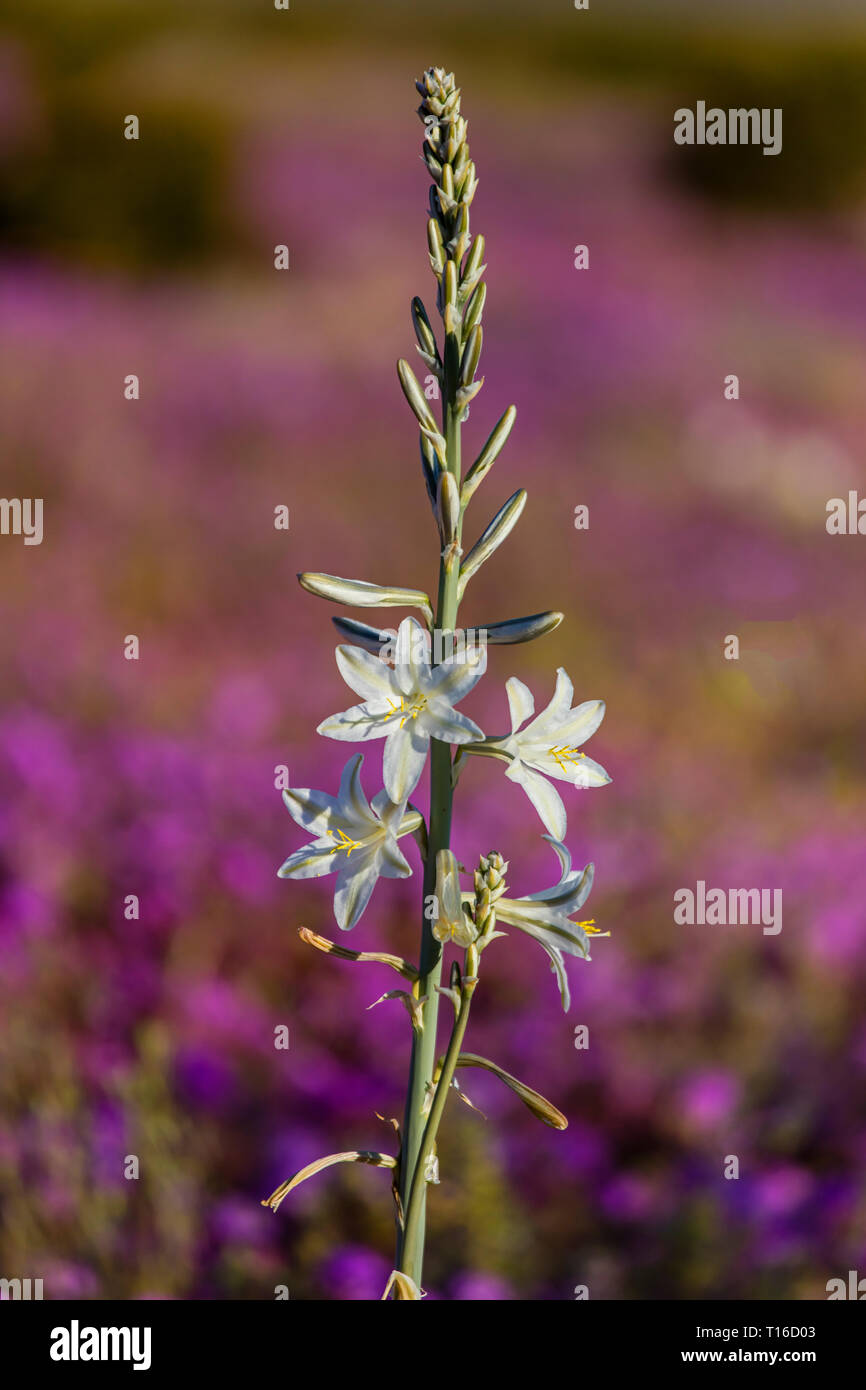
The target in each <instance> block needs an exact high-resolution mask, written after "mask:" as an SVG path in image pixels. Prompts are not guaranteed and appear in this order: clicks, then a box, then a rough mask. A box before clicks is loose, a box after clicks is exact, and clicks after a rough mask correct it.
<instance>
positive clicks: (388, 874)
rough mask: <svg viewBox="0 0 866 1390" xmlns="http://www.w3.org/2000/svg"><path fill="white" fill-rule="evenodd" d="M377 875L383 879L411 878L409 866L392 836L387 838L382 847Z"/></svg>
mask: <svg viewBox="0 0 866 1390" xmlns="http://www.w3.org/2000/svg"><path fill="white" fill-rule="evenodd" d="M379 873H380V874H381V875H382V877H383V878H411V877H412V869H411V866H410V865H409V862H408V860H407V859H406V858H405V856H404V854H403V852H402V850H401V849H400V848H399V847H398V845H397V841H396V840H395V839H394V838H393V837H392V836H388V837H387V839H386V840H385V842H384V844H383V845H382V851H381V862H380V865H379Z"/></svg>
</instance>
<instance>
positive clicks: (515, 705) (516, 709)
mask: <svg viewBox="0 0 866 1390" xmlns="http://www.w3.org/2000/svg"><path fill="white" fill-rule="evenodd" d="M505 689H506V691H507V692H508V708H509V711H510V713H511V732H512V733H513V734H515V733H516V732H517V730H518V729H519V728H520V726H521V724H522V723H523V722H524V720H525V719H531V718H532V715H533V714H534V713H535V701H534V699H533V698H532V691H531V690H530V689H529V686H528V685H524V684H523V681H519V680H518V679H517V677H516V676H511V678H510V679H509V680H507V681H506V682H505Z"/></svg>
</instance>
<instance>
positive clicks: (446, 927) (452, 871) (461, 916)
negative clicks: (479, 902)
mask: <svg viewBox="0 0 866 1390" xmlns="http://www.w3.org/2000/svg"><path fill="white" fill-rule="evenodd" d="M435 898H436V906H437V909H438V915H437V917H436V920H435V922H434V923H433V927H432V931H433V935H434V936H435V938H436V940H437V941H443V942H444V941H453V942H454V944H455V946H470V945H471V944H472V942H473V941H474V940H475V939H476V937H477V936H478V930H477V928H476V926H475V923H474V922H473V920H472V917H471V915H470V912H469V910H468V903H467V906H466V908H464V905H463V894H462V893H461V891H460V873H459V870H458V868H457V859H456V857H455V856H454V854H453V853H452V851H451V850H450V849H440V851H439V853H438V854H437V855H436V894H435Z"/></svg>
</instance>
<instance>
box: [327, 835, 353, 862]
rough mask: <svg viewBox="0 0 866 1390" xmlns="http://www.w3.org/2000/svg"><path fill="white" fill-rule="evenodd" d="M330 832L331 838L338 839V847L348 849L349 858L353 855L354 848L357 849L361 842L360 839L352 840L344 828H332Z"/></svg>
mask: <svg viewBox="0 0 866 1390" xmlns="http://www.w3.org/2000/svg"><path fill="white" fill-rule="evenodd" d="M329 833H330V836H331V839H332V840H336V841H337V849H344V850H345V851H346V858H347V859H348V858H349V856H350V855H351V853H352V850H353V849H357V848H358V846H359V844H360V841H358V840H351V839H350V838H349V836H348V835H347V834H346V833H345V831H344V830H331V831H330V832H329Z"/></svg>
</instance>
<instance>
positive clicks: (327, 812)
mask: <svg viewBox="0 0 866 1390" xmlns="http://www.w3.org/2000/svg"><path fill="white" fill-rule="evenodd" d="M283 802H284V803H285V806H286V808H287V810H288V812H289V815H290V816H291V817H292V820H293V821H294V822H295V824H296V825H300V826H303V828H304V830H311V831H312V832H313V834H314V835H324V834H326V833H327V831H328V829H329V827H330V825H331V821H332V818H333V816H334V814H335V812H336V810H337V800H336V797H333V796H329V795H328V793H327V792H317V791H313V790H312V789H311V788H310V787H287V788H286V789H285V791H284V792H283Z"/></svg>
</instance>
